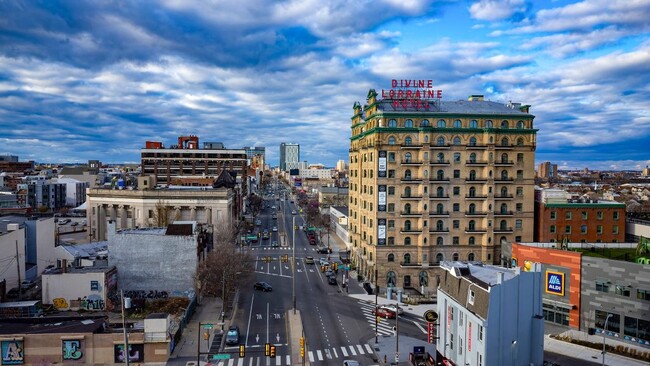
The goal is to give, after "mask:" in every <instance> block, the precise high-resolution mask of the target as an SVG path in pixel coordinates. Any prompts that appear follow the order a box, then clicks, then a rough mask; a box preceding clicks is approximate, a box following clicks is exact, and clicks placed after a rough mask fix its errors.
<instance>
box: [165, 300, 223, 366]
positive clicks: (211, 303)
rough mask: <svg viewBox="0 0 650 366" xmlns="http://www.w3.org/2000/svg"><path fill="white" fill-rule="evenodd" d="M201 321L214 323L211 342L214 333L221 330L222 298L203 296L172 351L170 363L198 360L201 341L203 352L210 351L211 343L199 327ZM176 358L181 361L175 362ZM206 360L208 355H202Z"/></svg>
mask: <svg viewBox="0 0 650 366" xmlns="http://www.w3.org/2000/svg"><path fill="white" fill-rule="evenodd" d="M199 322H200V323H201V324H204V323H212V324H213V328H212V330H211V332H212V333H211V336H210V340H209V342H211V341H212V338H213V334H214V333H220V332H221V326H219V325H217V324H218V323H220V322H221V299H220V298H215V297H207V298H203V300H202V301H201V304H199V305H197V307H196V311H195V312H194V315H192V318H191V319H190V321H189V322H188V323H187V326H186V327H185V330H183V335H182V336H181V339H180V341H179V342H178V345H177V346H176V348H174V352H172V354H171V355H170V356H169V362H168V364H183V365H185V362H182V363H180V361H194V362H196V360H197V353H198V350H199V348H198V346H199V342H200V346H201V348H200V349H201V352H207V351H208V349H209V347H210V344H209V343H208V341H205V340H204V339H203V334H201V331H200V329H199ZM206 330H207V329H204V330H203V331H206ZM175 360H176V361H179V362H175ZM205 360H206V355H201V361H205Z"/></svg>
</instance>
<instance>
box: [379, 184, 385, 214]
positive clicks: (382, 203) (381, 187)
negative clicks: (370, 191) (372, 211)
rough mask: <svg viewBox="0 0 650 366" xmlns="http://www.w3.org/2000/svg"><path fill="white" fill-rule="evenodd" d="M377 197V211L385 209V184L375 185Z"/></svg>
mask: <svg viewBox="0 0 650 366" xmlns="http://www.w3.org/2000/svg"><path fill="white" fill-rule="evenodd" d="M377 197H378V198H379V202H377V211H386V185H383V184H382V185H379V186H378V187H377Z"/></svg>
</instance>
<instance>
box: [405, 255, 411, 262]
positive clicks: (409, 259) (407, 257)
mask: <svg viewBox="0 0 650 366" xmlns="http://www.w3.org/2000/svg"><path fill="white" fill-rule="evenodd" d="M409 263H411V255H410V254H409V253H406V254H404V264H409Z"/></svg>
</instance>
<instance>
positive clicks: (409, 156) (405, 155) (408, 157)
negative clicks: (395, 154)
mask: <svg viewBox="0 0 650 366" xmlns="http://www.w3.org/2000/svg"><path fill="white" fill-rule="evenodd" d="M404 162H405V163H410V162H411V153H410V152H407V153H406V154H404Z"/></svg>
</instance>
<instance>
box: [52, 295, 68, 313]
mask: <svg viewBox="0 0 650 366" xmlns="http://www.w3.org/2000/svg"><path fill="white" fill-rule="evenodd" d="M52 305H54V307H55V308H57V309H59V310H65V309H69V308H70V305H68V302H67V301H66V300H65V299H64V298H62V297H57V298H56V299H54V300H52Z"/></svg>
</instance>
